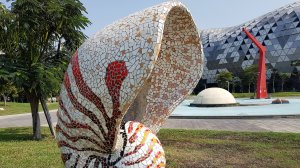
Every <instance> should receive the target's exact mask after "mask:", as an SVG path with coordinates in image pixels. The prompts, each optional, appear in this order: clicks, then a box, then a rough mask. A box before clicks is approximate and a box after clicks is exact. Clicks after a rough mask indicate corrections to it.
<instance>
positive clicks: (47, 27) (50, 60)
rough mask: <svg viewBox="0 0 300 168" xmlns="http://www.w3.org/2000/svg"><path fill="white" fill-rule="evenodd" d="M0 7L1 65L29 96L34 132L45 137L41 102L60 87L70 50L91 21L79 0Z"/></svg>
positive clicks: (24, 0)
mask: <svg viewBox="0 0 300 168" xmlns="http://www.w3.org/2000/svg"><path fill="white" fill-rule="evenodd" d="M11 2H12V3H11V9H6V8H5V6H4V5H1V8H0V15H1V17H0V51H3V52H4V55H2V56H1V58H0V64H1V65H3V69H4V70H5V71H7V72H9V73H14V74H15V77H14V80H13V81H14V83H15V85H16V86H18V87H20V88H22V89H23V90H24V92H25V94H26V97H27V99H28V101H29V102H30V107H31V113H32V120H33V138H34V139H37V140H38V139H41V132H40V119H39V115H38V105H39V102H41V104H42V106H43V107H44V108H43V109H44V111H45V110H46V111H47V108H46V101H45V98H46V97H47V96H48V95H50V94H51V93H53V92H57V91H58V90H59V85H60V83H61V81H62V77H63V72H64V71H65V69H66V66H67V64H68V61H69V58H70V56H69V55H70V54H71V53H72V52H74V50H75V49H76V48H77V47H78V46H79V45H80V44H81V43H82V42H83V40H84V39H85V38H86V36H85V35H84V34H83V33H82V32H81V30H82V29H84V28H85V27H86V26H87V25H88V24H89V23H90V21H89V20H88V18H86V17H85V16H84V13H86V10H85V8H84V6H83V5H82V3H81V2H80V1H78V0H47V1H44V0H11Z"/></svg>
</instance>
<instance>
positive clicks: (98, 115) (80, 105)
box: [57, 1, 203, 167]
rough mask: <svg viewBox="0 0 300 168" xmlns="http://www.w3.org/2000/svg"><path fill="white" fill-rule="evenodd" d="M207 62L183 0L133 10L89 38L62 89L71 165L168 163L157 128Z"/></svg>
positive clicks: (63, 132)
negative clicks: (137, 10)
mask: <svg viewBox="0 0 300 168" xmlns="http://www.w3.org/2000/svg"><path fill="white" fill-rule="evenodd" d="M202 66H203V53H202V45H201V42H200V38H199V34H198V30H197V27H196V25H195V23H194V21H193V19H192V16H191V14H190V13H189V11H188V10H187V8H186V7H185V6H184V5H182V4H181V3H180V2H173V1H170V2H165V3H162V4H159V5H157V6H153V7H150V8H147V9H145V10H143V11H141V12H137V13H134V14H132V15H130V16H128V17H125V18H123V19H121V20H119V21H117V22H115V23H113V24H111V25H109V26H107V27H105V28H104V29H103V30H101V31H100V32H98V33H97V34H96V35H94V36H93V37H92V38H90V39H88V40H87V41H86V42H85V43H83V44H82V46H81V47H80V48H79V49H78V50H77V52H76V53H75V54H74V56H73V57H72V59H71V63H70V64H69V66H68V69H67V72H66V73H65V77H64V82H63V85H62V88H61V94H60V97H61V99H60V107H59V110H58V114H57V115H58V124H57V139H58V145H59V147H60V149H61V153H62V159H63V161H64V163H65V166H66V167H91V166H93V167H109V166H113V167H164V166H165V158H164V151H163V149H162V147H161V145H160V142H159V140H158V139H157V137H156V135H155V133H156V132H157V131H158V130H159V128H160V127H161V125H162V124H163V123H164V122H165V120H166V119H167V118H168V116H169V115H170V114H171V112H172V111H173V110H174V108H175V107H176V106H177V105H178V104H179V103H180V102H182V101H183V100H184V98H185V97H186V96H187V95H188V94H189V93H190V92H191V91H192V89H193V88H194V86H195V85H196V83H197V82H198V80H199V79H200V77H201V74H202V69H203V67H202ZM132 121H135V122H132ZM140 123H142V124H140ZM144 125H145V126H144Z"/></svg>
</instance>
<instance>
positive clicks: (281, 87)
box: [281, 82, 284, 92]
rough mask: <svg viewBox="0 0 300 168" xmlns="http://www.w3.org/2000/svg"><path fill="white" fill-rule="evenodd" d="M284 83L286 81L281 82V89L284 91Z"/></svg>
mask: <svg viewBox="0 0 300 168" xmlns="http://www.w3.org/2000/svg"><path fill="white" fill-rule="evenodd" d="M283 84H284V82H282V83H281V91H282V92H283Z"/></svg>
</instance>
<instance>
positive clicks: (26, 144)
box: [0, 128, 300, 168]
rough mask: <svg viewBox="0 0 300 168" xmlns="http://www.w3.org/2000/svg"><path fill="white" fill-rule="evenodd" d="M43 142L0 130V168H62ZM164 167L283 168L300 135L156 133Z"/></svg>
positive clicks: (51, 144) (298, 152) (22, 131)
mask: <svg viewBox="0 0 300 168" xmlns="http://www.w3.org/2000/svg"><path fill="white" fill-rule="evenodd" d="M42 131H43V137H44V138H43V140H41V141H32V140H31V128H7V129H0V165H1V168H15V167H22V168H23V167H24V168H27V167H39V168H40V167H41V168H43V167H45V168H48V167H49V168H62V167H63V165H62V162H61V159H60V154H59V149H58V148H57V145H56V142H55V140H54V139H53V138H52V137H51V136H50V133H49V130H48V128H43V129H42ZM158 137H159V139H160V140H161V143H162V145H163V148H164V150H165V153H166V158H167V166H168V167H174V168H177V167H184V168H187V167H264V168H273V167H285V168H296V167H299V165H300V134H296V133H272V132H258V133H254V132H229V131H205V130H177V129H162V130H161V131H160V132H159V133H158Z"/></svg>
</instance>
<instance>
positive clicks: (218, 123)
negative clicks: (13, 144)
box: [0, 110, 300, 136]
mask: <svg viewBox="0 0 300 168" xmlns="http://www.w3.org/2000/svg"><path fill="white" fill-rule="evenodd" d="M51 117H52V121H53V123H56V122H57V117H56V110H53V111H52V112H51ZM40 118H41V123H42V125H47V122H46V119H45V116H44V114H43V113H40ZM31 125H32V119H31V114H18V115H11V116H0V128H6V127H26V126H31ZM164 128H180V129H203V130H228V131H273V132H295V133H300V118H270V119H168V120H167V122H166V124H165V126H164ZM0 136H1V135H0Z"/></svg>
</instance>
